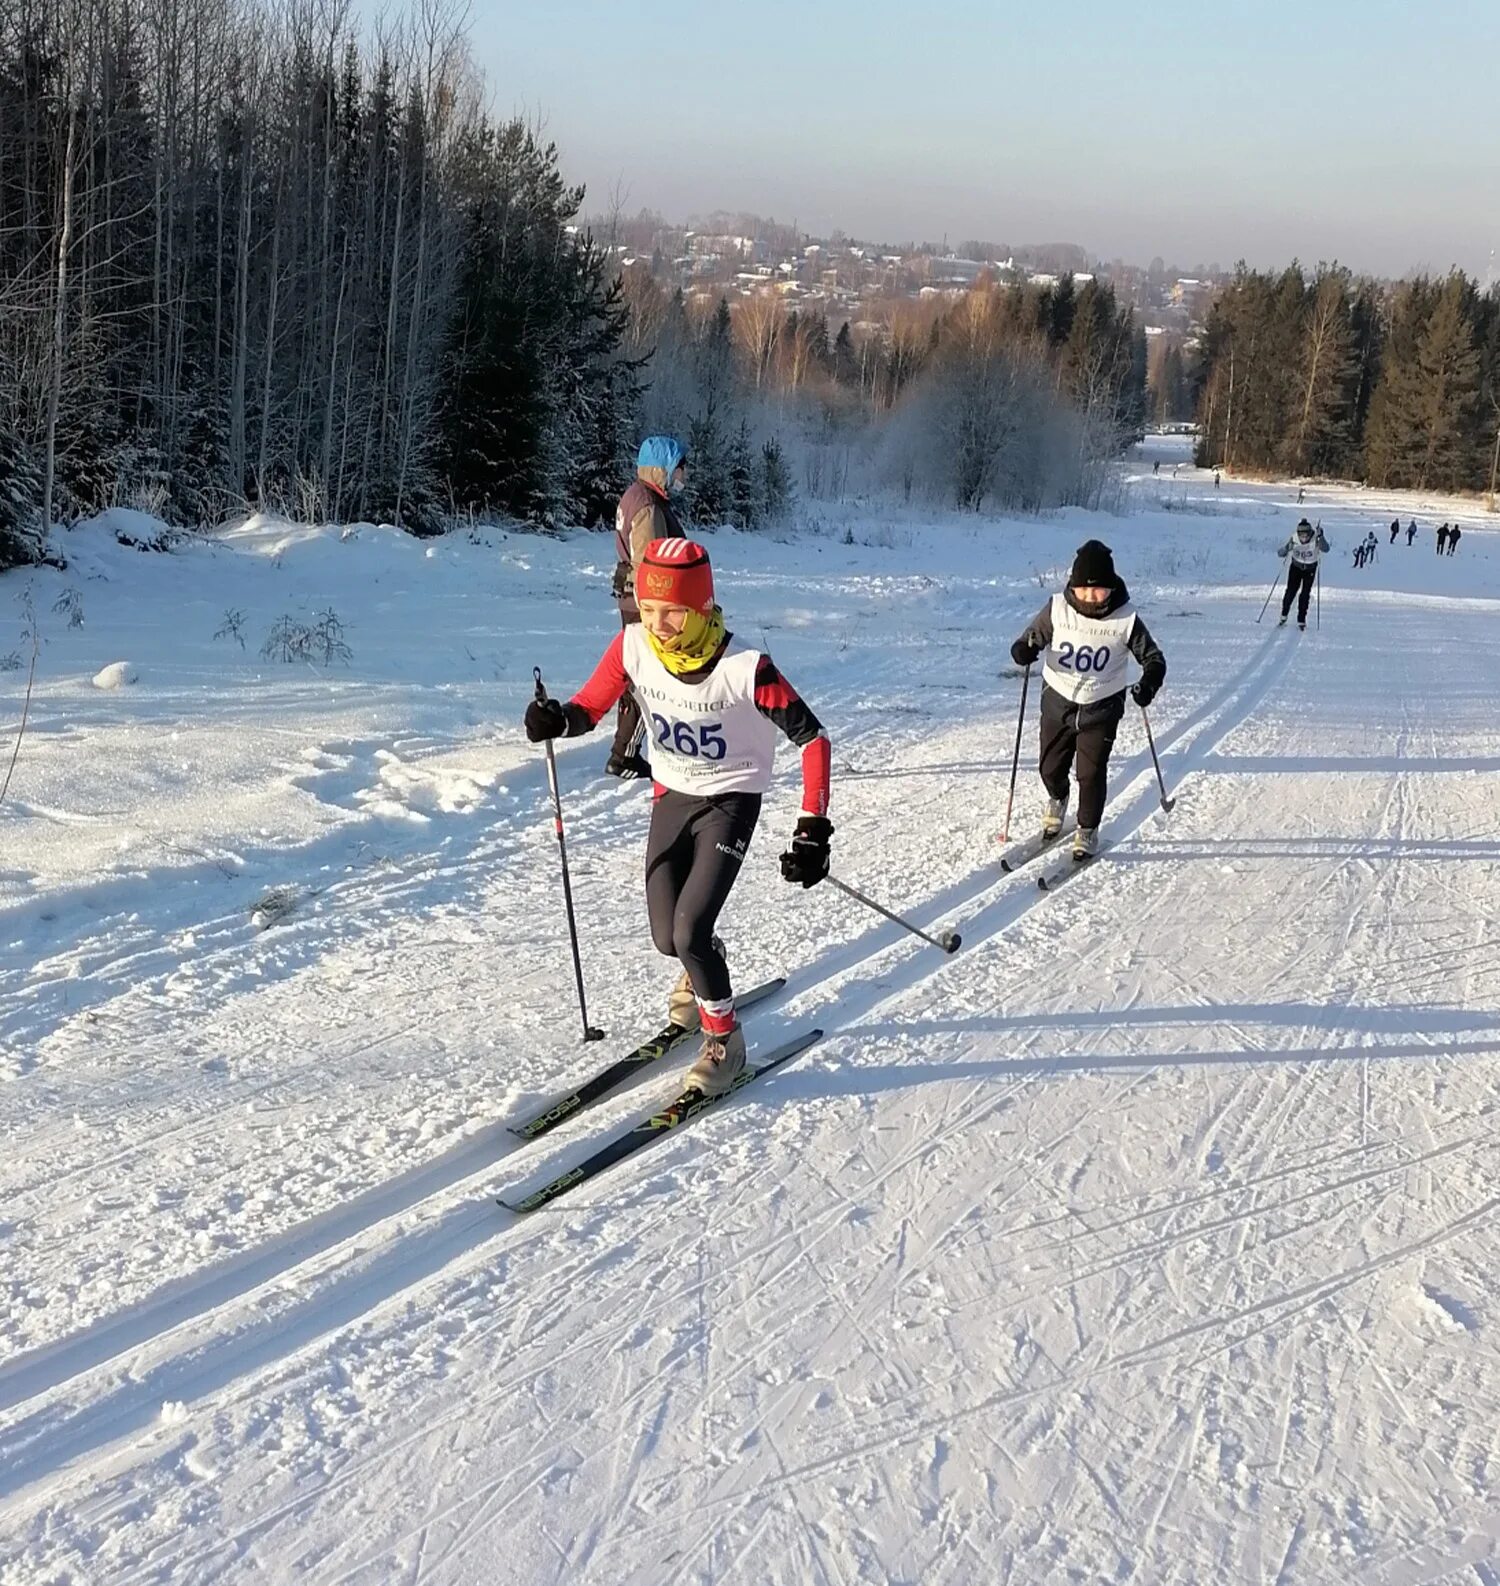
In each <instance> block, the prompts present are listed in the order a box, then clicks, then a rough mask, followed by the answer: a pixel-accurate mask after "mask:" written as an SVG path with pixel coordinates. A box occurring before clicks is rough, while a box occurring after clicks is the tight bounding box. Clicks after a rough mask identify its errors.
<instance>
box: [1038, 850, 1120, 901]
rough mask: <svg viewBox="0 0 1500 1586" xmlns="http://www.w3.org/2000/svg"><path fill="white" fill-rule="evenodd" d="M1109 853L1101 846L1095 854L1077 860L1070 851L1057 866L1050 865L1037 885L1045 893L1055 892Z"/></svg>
mask: <svg viewBox="0 0 1500 1586" xmlns="http://www.w3.org/2000/svg"><path fill="white" fill-rule="evenodd" d="M1107 851H1108V849H1107V846H1106V845H1101V846H1100V847H1099V848H1098V849H1096V850H1095V851H1094V852H1093V853H1091V854H1087V855H1085V856H1084V857H1083V858H1075V857H1074V855H1073V853H1072V851H1071V850H1069V852H1068V853H1067V854H1066V855H1065V856H1064V857H1063V858H1061V859H1060V860H1059V861H1058V862H1057V863H1056V864H1055V865H1049V866H1048V867H1047V869H1046V870H1044V871H1043V872H1042V873H1041V875H1039V876H1038V877H1037V878H1036V884H1037V886H1038V887H1039V888H1040V889H1041V890H1042V891H1043V892H1055V891H1056V890H1057V889H1058V888H1059V887H1060V886H1061V885H1062V884H1063V882H1064V881H1066V880H1067V879H1068V877H1069V876H1076V875H1077V874H1078V872H1079V871H1080V870H1087V869H1088V868H1089V866H1090V865H1091V864H1093V863H1094V862H1095V861H1096V860H1097V859H1099V858H1100V857H1101V855H1103V854H1104V853H1106V852H1107Z"/></svg>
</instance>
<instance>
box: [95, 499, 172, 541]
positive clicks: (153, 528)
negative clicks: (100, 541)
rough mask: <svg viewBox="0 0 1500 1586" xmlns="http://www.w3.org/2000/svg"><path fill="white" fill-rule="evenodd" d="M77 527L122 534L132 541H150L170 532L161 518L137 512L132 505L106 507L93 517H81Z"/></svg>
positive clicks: (117, 534)
mask: <svg viewBox="0 0 1500 1586" xmlns="http://www.w3.org/2000/svg"><path fill="white" fill-rule="evenodd" d="M77 527H78V528H81V529H102V530H103V531H104V533H106V534H113V535H116V536H121V535H123V536H124V538H125V539H127V540H129V541H130V542H132V543H135V542H137V541H146V542H147V543H151V542H153V541H156V540H158V539H160V538H161V537H162V536H163V535H169V534H171V532H172V530H171V529H170V528H169V527H168V526H167V524H166V523H165V522H164V521H163V520H162V519H161V518H158V517H153V516H152V514H151V513H149V512H137V511H136V509H135V508H134V507H106V508H105V509H104V511H103V512H97V513H95V514H94V516H93V517H91V518H85V519H83V521H82V522H81V523H79V524H78V525H77Z"/></svg>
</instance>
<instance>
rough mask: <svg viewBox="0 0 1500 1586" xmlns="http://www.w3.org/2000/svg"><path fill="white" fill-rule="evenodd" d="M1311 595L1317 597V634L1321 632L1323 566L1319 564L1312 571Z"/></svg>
mask: <svg viewBox="0 0 1500 1586" xmlns="http://www.w3.org/2000/svg"><path fill="white" fill-rule="evenodd" d="M1313 594H1315V595H1316V596H1317V597H1318V618H1317V624H1316V629H1317V632H1319V633H1321V632H1322V631H1323V564H1322V563H1321V562H1319V563H1318V565H1317V566H1316V567H1315V568H1314V569H1313Z"/></svg>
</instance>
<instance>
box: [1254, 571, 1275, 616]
mask: <svg viewBox="0 0 1500 1586" xmlns="http://www.w3.org/2000/svg"><path fill="white" fill-rule="evenodd" d="M1280 582H1281V574H1280V573H1277V575H1276V576H1275V578H1273V579H1272V580H1271V587H1270V588H1269V589H1268V590H1267V591H1266V604H1265V606H1262V607H1261V608H1260V617H1263V616H1265V614H1266V606H1269V605H1270V604H1271V596H1272V595H1274V594H1275V593H1276V586H1277V585H1278V584H1279V583H1280ZM1260 617H1257V618H1256V619H1255V621H1256V623H1257V624H1259V622H1260Z"/></svg>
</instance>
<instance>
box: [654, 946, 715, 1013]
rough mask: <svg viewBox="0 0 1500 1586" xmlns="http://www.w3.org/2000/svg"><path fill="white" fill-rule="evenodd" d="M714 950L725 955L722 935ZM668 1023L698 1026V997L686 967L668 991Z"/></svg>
mask: <svg viewBox="0 0 1500 1586" xmlns="http://www.w3.org/2000/svg"><path fill="white" fill-rule="evenodd" d="M714 951H715V952H716V953H717V954H718V955H719V957H720V958H723V957H724V942H723V939H722V938H721V937H718V936H716V937H714ZM667 1023H668V1024H675V1025H676V1026H677V1028H678V1029H679V1030H696V1029H697V1028H698V1024H699V1013H698V999H697V997H696V996H695V995H694V994H693V983H692V981H691V980H689V979H688V972H687V970H685V969H684V970H683V972H682V973H681V974H680V975H679V976H678V977H677V984H676V985H674V986H673V987H672V989H671V991H670V992H668V993H667Z"/></svg>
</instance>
